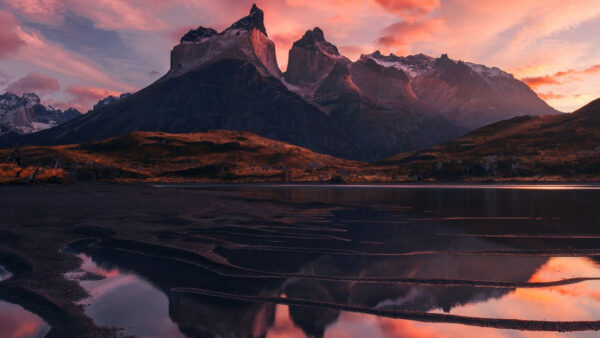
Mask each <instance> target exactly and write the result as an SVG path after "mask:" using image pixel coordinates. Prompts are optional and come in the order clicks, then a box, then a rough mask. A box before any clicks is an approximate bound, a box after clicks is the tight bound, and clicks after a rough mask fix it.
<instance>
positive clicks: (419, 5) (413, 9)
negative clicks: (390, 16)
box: [375, 0, 440, 18]
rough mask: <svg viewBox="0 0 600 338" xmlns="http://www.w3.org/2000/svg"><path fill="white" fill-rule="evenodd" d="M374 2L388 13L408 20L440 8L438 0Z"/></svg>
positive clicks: (378, 0)
mask: <svg viewBox="0 0 600 338" xmlns="http://www.w3.org/2000/svg"><path fill="white" fill-rule="evenodd" d="M375 2H376V3H377V4H378V5H380V6H381V7H383V8H384V9H387V10H388V11H390V12H393V13H397V14H400V15H401V16H403V17H410V18H413V17H419V16H424V15H427V14H429V13H431V12H433V11H434V10H435V9H436V8H438V7H440V2H439V0H375Z"/></svg>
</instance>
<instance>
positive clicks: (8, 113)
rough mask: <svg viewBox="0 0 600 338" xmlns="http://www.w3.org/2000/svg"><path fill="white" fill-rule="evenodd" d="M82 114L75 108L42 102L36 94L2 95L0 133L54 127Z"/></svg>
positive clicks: (27, 131) (24, 131)
mask: <svg viewBox="0 0 600 338" xmlns="http://www.w3.org/2000/svg"><path fill="white" fill-rule="evenodd" d="M79 116H81V113H80V112H79V111H77V110H75V109H73V108H70V109H67V110H66V111H62V110H59V109H55V108H53V107H51V106H47V105H44V104H42V103H41V101H40V98H39V97H38V96H37V95H35V94H23V95H22V96H20V97H19V96H18V95H15V94H13V93H9V92H7V93H4V94H2V95H0V135H3V134H6V133H15V134H31V133H35V132H37V131H40V130H44V129H48V128H52V127H55V126H58V125H60V124H63V123H65V122H67V121H69V120H72V119H74V118H76V117H79Z"/></svg>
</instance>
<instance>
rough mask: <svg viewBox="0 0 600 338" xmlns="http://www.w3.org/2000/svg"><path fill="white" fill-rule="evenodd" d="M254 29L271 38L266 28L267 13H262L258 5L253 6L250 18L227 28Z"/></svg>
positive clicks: (244, 18) (245, 18) (242, 19)
mask: <svg viewBox="0 0 600 338" xmlns="http://www.w3.org/2000/svg"><path fill="white" fill-rule="evenodd" d="M253 28H256V29H258V30H259V31H261V32H263V34H265V35H266V36H269V35H268V34H267V29H266V28H265V13H264V12H263V11H262V9H260V8H258V7H257V6H256V4H253V5H252V8H251V9H250V14H249V15H248V16H246V17H243V18H241V19H240V20H238V21H237V22H236V23H234V24H233V25H231V27H229V28H227V30H233V29H245V30H252V29H253Z"/></svg>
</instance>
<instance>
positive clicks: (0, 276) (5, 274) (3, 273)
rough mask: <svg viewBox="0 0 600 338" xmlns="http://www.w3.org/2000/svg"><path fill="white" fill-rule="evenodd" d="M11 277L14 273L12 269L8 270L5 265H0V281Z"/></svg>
mask: <svg viewBox="0 0 600 338" xmlns="http://www.w3.org/2000/svg"><path fill="white" fill-rule="evenodd" d="M10 277H12V273H10V271H8V270H6V268H5V267H3V266H2V265H0V282H3V281H5V280H7V279H9V278H10Z"/></svg>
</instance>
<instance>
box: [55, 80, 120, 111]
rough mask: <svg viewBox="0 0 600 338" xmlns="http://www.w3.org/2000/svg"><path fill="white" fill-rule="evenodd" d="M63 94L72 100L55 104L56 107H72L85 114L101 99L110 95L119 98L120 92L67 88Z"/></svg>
mask: <svg viewBox="0 0 600 338" xmlns="http://www.w3.org/2000/svg"><path fill="white" fill-rule="evenodd" d="M65 92H66V93H68V94H69V95H71V97H72V100H70V101H69V102H67V103H57V104H56V105H57V106H62V107H65V106H68V107H73V108H75V109H77V110H79V111H81V112H86V111H87V110H88V109H90V108H91V107H92V106H93V105H94V104H96V103H97V102H98V101H100V100H102V99H103V98H106V97H108V96H111V95H112V96H119V95H120V94H121V93H120V92H117V91H114V90H110V89H106V88H99V87H92V86H72V87H69V88H68V89H67V90H66V91H65Z"/></svg>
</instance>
